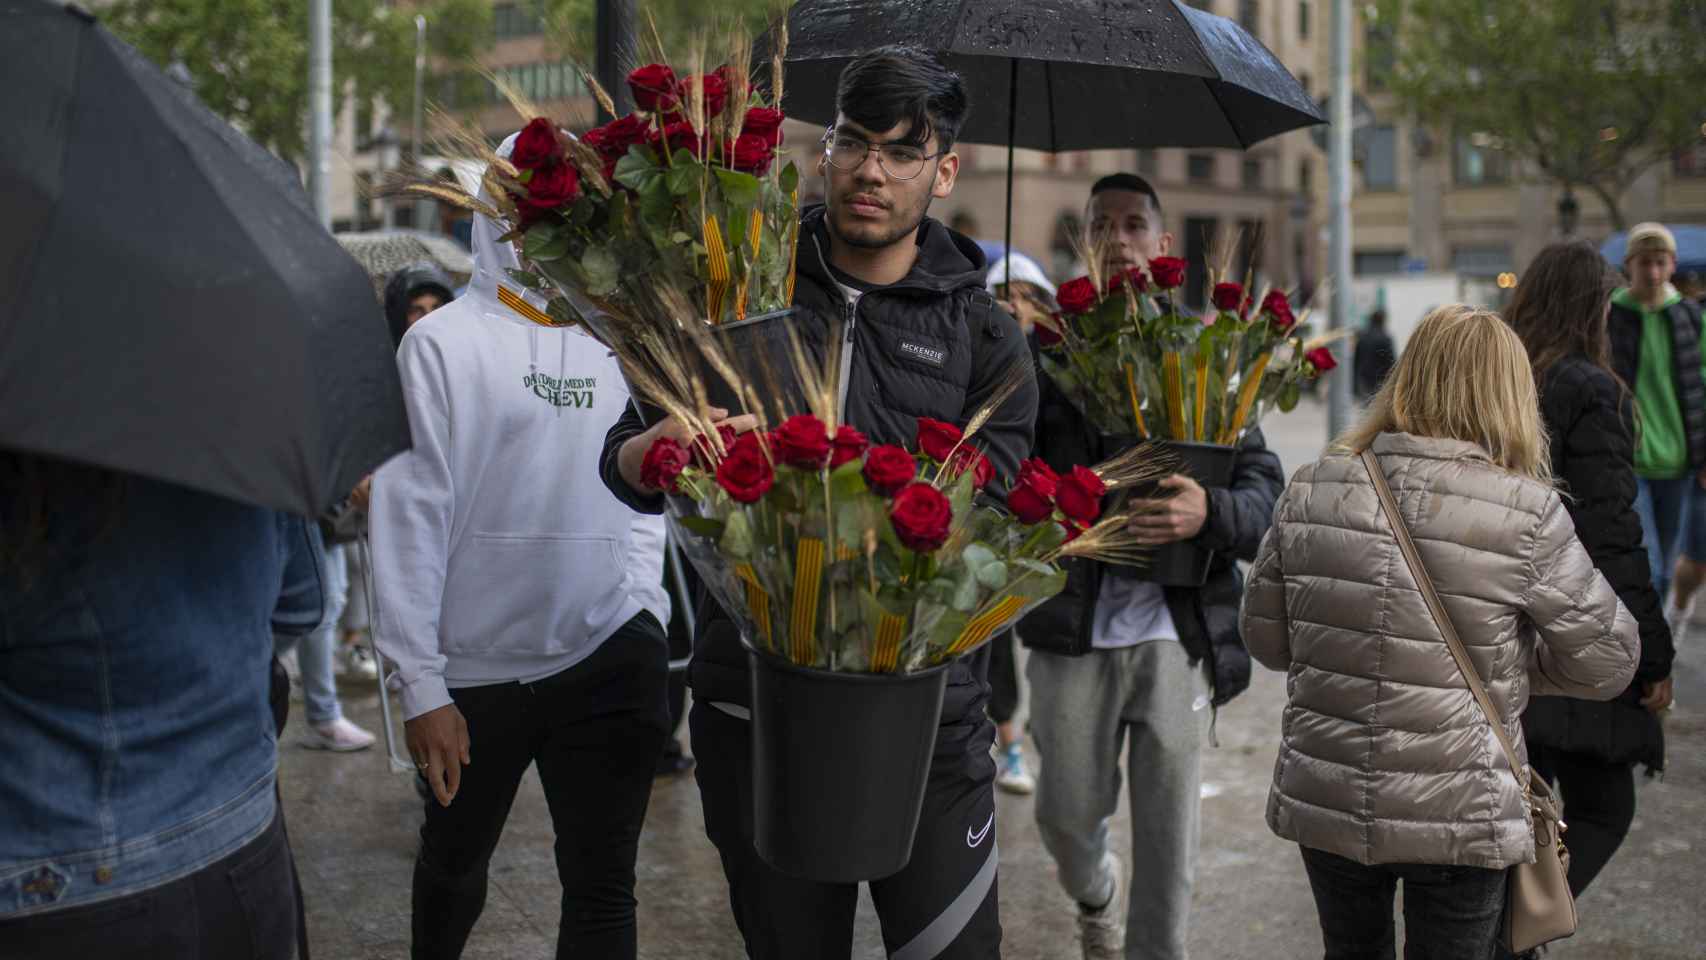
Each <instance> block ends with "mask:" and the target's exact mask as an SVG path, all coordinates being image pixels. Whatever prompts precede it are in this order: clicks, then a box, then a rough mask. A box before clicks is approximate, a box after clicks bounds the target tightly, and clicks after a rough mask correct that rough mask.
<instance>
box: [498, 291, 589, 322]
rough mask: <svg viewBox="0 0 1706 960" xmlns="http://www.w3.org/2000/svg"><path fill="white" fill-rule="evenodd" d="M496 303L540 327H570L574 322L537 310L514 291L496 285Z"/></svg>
mask: <svg viewBox="0 0 1706 960" xmlns="http://www.w3.org/2000/svg"><path fill="white" fill-rule="evenodd" d="M498 302H499V303H501V304H503V305H504V306H506V307H508V308H510V309H511V310H514V311H515V312H516V313H519V314H521V315H522V316H523V317H525V318H527V319H528V320H532V321H533V322H534V323H537V324H539V325H540V326H542V327H572V326H574V321H573V320H569V321H562V320H558V319H557V318H556V317H553V316H551V315H550V314H548V313H546V312H545V311H543V310H541V309H539V308H538V307H536V306H534V305H533V304H531V303H528V302H527V300H526V298H524V297H523V296H522V295H521V294H519V293H516V292H515V291H514V290H511V289H510V288H508V287H506V286H504V285H503V284H501V283H500V284H498Z"/></svg>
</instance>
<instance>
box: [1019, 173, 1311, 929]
mask: <svg viewBox="0 0 1706 960" xmlns="http://www.w3.org/2000/svg"><path fill="white" fill-rule="evenodd" d="M1088 214H1089V215H1088V216H1087V217H1086V218H1085V219H1086V222H1087V223H1088V224H1089V227H1090V230H1091V234H1092V236H1097V235H1101V234H1103V233H1104V232H1105V233H1106V234H1107V235H1108V236H1109V237H1110V238H1111V240H1112V244H1111V247H1110V248H1109V249H1108V250H1107V252H1106V256H1105V260H1106V263H1105V266H1106V267H1107V268H1108V269H1107V271H1105V273H1106V275H1112V274H1113V273H1115V272H1117V271H1119V270H1122V269H1125V268H1128V267H1130V266H1135V265H1137V264H1138V263H1141V262H1146V261H1149V260H1153V259H1154V258H1156V257H1159V256H1163V255H1165V254H1166V252H1167V248H1168V246H1169V245H1170V243H1171V240H1172V238H1171V236H1170V235H1169V234H1167V233H1166V232H1165V231H1164V229H1163V225H1162V224H1163V220H1162V215H1161V204H1160V201H1159V199H1157V197H1156V194H1155V190H1154V188H1153V187H1151V186H1150V185H1149V184H1148V183H1147V182H1146V181H1144V180H1143V179H1142V178H1141V177H1137V176H1133V175H1131V174H1115V175H1113V176H1109V177H1105V178H1103V179H1102V180H1100V181H1098V182H1097V183H1096V185H1095V186H1094V187H1092V192H1091V197H1090V205H1089V211H1088ZM1041 392H1042V400H1041V407H1040V409H1039V411H1038V414H1037V455H1038V456H1040V457H1042V458H1043V459H1044V460H1045V461H1047V462H1048V463H1049V465H1050V466H1052V467H1054V468H1056V469H1057V470H1059V469H1064V468H1066V467H1069V466H1070V465H1071V464H1074V463H1093V462H1097V461H1099V460H1102V459H1106V458H1107V457H1108V456H1111V455H1113V454H1116V453H1118V452H1119V451H1118V450H1113V449H1104V447H1105V445H1106V444H1105V442H1104V441H1103V439H1102V438H1100V437H1098V436H1097V435H1096V433H1095V431H1094V430H1093V429H1092V428H1091V427H1090V425H1089V423H1088V421H1087V420H1086V418H1085V417H1084V416H1083V415H1082V414H1080V412H1079V411H1078V410H1077V409H1076V408H1075V407H1074V406H1073V405H1072V403H1071V401H1069V400H1068V399H1067V398H1066V396H1065V395H1064V394H1062V393H1061V392H1060V391H1059V390H1058V389H1057V388H1056V387H1055V386H1054V384H1053V383H1051V382H1049V381H1048V380H1047V379H1046V378H1044V379H1043V381H1042V384H1041ZM1284 483H1285V478H1284V476H1283V474H1282V473H1281V472H1280V463H1279V458H1278V457H1275V456H1274V455H1273V454H1272V453H1270V452H1268V450H1267V448H1266V446H1265V445H1264V443H1263V441H1262V435H1261V433H1260V431H1255V430H1252V431H1251V432H1250V434H1249V436H1248V437H1246V438H1245V440H1244V441H1243V443H1242V444H1241V448H1240V451H1239V454H1238V460H1237V466H1236V468H1235V470H1234V473H1233V477H1232V482H1231V483H1230V484H1229V485H1228V486H1226V487H1225V488H1212V489H1205V488H1204V487H1202V486H1201V485H1199V484H1198V483H1197V482H1196V481H1195V480H1193V479H1191V478H1190V477H1188V476H1185V475H1182V474H1179V475H1175V476H1172V477H1169V478H1167V479H1166V480H1164V481H1162V486H1163V488H1164V489H1165V490H1167V491H1169V492H1170V494H1171V495H1170V496H1168V497H1167V498H1166V499H1164V500H1157V501H1154V502H1152V503H1150V504H1147V505H1146V506H1147V507H1148V509H1147V510H1146V511H1145V512H1144V514H1143V515H1141V516H1139V517H1137V518H1136V519H1135V520H1134V521H1133V523H1132V527H1133V529H1134V530H1135V531H1136V532H1138V533H1139V534H1140V535H1142V537H1143V539H1144V540H1145V541H1146V542H1147V543H1148V544H1149V545H1151V546H1160V545H1163V544H1166V543H1172V542H1175V541H1181V540H1191V541H1193V542H1195V543H1196V544H1197V545H1199V546H1201V547H1203V548H1205V549H1209V550H1213V551H1215V554H1214V562H1213V565H1212V566H1211V568H1210V570H1209V574H1208V580H1207V582H1205V583H1204V584H1203V585H1202V586H1201V587H1196V588H1175V587H1165V588H1164V587H1161V586H1158V585H1156V584H1153V583H1148V582H1145V581H1140V580H1137V579H1134V576H1133V574H1132V573H1131V572H1130V571H1128V570H1123V569H1120V568H1114V567H1108V566H1104V565H1102V564H1098V563H1089V562H1079V561H1071V562H1070V569H1069V571H1068V582H1067V586H1066V589H1065V590H1064V591H1062V592H1061V593H1060V594H1059V595H1058V596H1056V597H1054V598H1053V599H1051V600H1049V601H1047V602H1046V603H1044V604H1043V605H1042V606H1041V607H1039V608H1038V609H1037V610H1036V611H1035V612H1034V613H1032V614H1031V615H1030V616H1028V617H1026V618H1025V620H1024V621H1023V622H1021V623H1020V625H1019V636H1020V637H1021V639H1022V640H1024V642H1025V643H1026V644H1027V645H1030V646H1032V647H1033V650H1032V653H1031V659H1030V663H1029V665H1028V667H1027V669H1026V674H1027V676H1028V677H1029V678H1030V681H1031V732H1032V735H1033V738H1034V740H1035V743H1036V747H1037V750H1038V752H1039V753H1040V754H1041V756H1042V772H1041V775H1040V776H1039V777H1038V783H1037V826H1038V829H1039V831H1040V833H1041V834H1042V838H1043V843H1044V845H1045V846H1047V847H1048V850H1049V853H1050V854H1052V855H1053V856H1054V859H1055V863H1056V865H1057V866H1058V867H1059V872H1058V875H1059V878H1060V882H1061V886H1062V887H1064V888H1065V889H1066V892H1067V894H1068V895H1069V896H1071V897H1072V898H1073V899H1074V900H1076V901H1077V902H1078V904H1079V908H1078V910H1079V912H1078V923H1079V931H1080V934H1081V938H1082V948H1083V955H1084V957H1085V958H1086V960H1102V958H1107V960H1113V958H1122V957H1123V958H1140V957H1142V958H1167V960H1183V958H1184V957H1185V940H1186V934H1187V931H1188V929H1189V917H1190V902H1191V885H1192V878H1193V876H1194V873H1195V861H1196V847H1197V822H1198V806H1199V798H1198V791H1199V789H1200V786H1199V784H1200V773H1199V763H1200V757H1201V739H1202V736H1203V732H1204V731H1203V727H1205V726H1207V725H1208V723H1207V721H1208V718H1209V716H1210V713H1211V708H1218V707H1219V706H1220V705H1222V704H1225V703H1226V702H1227V701H1229V700H1231V699H1232V698H1233V697H1235V696H1237V695H1238V694H1239V693H1240V692H1241V691H1242V690H1243V689H1244V688H1245V687H1246V686H1248V685H1249V682H1250V657H1249V654H1248V653H1246V652H1245V650H1244V645H1243V642H1242V641H1241V640H1240V638H1239V636H1238V605H1239V603H1240V601H1241V599H1242V597H1243V582H1242V578H1241V577H1240V575H1239V573H1238V569H1237V566H1236V561H1237V560H1238V559H1239V558H1242V559H1245V560H1250V559H1253V558H1254V557H1255V554H1256V550H1257V548H1258V547H1259V546H1260V545H1261V540H1262V536H1263V534H1265V533H1266V532H1267V529H1268V524H1269V521H1270V519H1271V517H1272V514H1273V507H1274V501H1275V500H1276V499H1277V498H1278V497H1279V493H1280V489H1281V487H1283V486H1284ZM1128 737H1129V739H1130V757H1129V761H1128V769H1129V770H1130V771H1131V777H1132V790H1131V831H1132V851H1131V855H1132V861H1133V862H1132V865H1131V866H1132V869H1131V879H1130V884H1129V894H1128V891H1127V889H1126V887H1127V882H1126V877H1125V868H1124V865H1123V864H1121V862H1120V858H1119V857H1118V856H1116V855H1115V854H1114V853H1113V852H1112V851H1111V850H1109V849H1108V827H1107V822H1108V818H1109V817H1111V816H1112V815H1113V813H1114V809H1115V807H1116V805H1117V804H1118V802H1119V794H1120V774H1119V764H1120V753H1121V750H1122V749H1123V746H1124V742H1125V741H1126V740H1127V738H1128ZM1128 922H1129V925H1130V929H1131V930H1132V935H1131V937H1130V938H1129V939H1128V938H1127V937H1126V936H1125V929H1126V927H1127V924H1128Z"/></svg>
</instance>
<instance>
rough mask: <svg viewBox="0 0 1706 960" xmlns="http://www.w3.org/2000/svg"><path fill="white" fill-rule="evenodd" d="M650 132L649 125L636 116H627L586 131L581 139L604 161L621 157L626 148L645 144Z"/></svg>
mask: <svg viewBox="0 0 1706 960" xmlns="http://www.w3.org/2000/svg"><path fill="white" fill-rule="evenodd" d="M650 132H651V124H650V123H647V122H646V120H645V118H643V117H641V116H639V115H637V114H632V113H630V114H628V115H627V116H625V117H619V118H617V119H615V120H612V121H610V122H609V123H607V124H605V125H604V126H602V127H595V128H594V129H591V130H588V131H587V132H586V134H585V135H583V136H582V137H581V139H582V140H583V141H585V142H586V145H587V146H589V147H592V148H593V149H595V150H597V151H598V154H599V156H601V157H604V158H605V159H607V160H608V159H610V158H611V157H618V158H620V157H623V156H625V155H627V153H628V148H629V147H632V146H634V145H635V144H638V143H645V142H646V136H647V135H648V134H649V133H650Z"/></svg>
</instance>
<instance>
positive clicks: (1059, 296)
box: [1054, 277, 1098, 316]
mask: <svg viewBox="0 0 1706 960" xmlns="http://www.w3.org/2000/svg"><path fill="white" fill-rule="evenodd" d="M1097 299H1098V298H1097V296H1096V285H1095V284H1093V283H1091V282H1090V278H1089V277H1079V278H1078V279H1076V280H1068V281H1066V282H1065V283H1063V284H1061V285H1060V289H1059V290H1056V291H1055V294H1054V300H1055V302H1056V303H1058V304H1060V312H1061V313H1064V314H1068V315H1070V316H1076V315H1078V314H1081V313H1089V312H1090V311H1091V310H1093V309H1095V307H1096V301H1097Z"/></svg>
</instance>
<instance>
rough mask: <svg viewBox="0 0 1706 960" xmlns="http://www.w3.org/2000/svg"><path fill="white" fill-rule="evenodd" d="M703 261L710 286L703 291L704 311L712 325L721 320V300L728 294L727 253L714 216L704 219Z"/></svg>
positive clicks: (720, 230)
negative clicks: (709, 316) (707, 268)
mask: <svg viewBox="0 0 1706 960" xmlns="http://www.w3.org/2000/svg"><path fill="white" fill-rule="evenodd" d="M705 259H706V261H707V266H708V267H709V269H710V273H711V280H710V285H709V286H708V287H707V288H706V290H705V310H706V312H708V313H709V314H710V315H711V320H712V322H713V323H721V322H722V319H723V298H724V297H726V296H728V293H729V276H730V274H729V251H728V246H727V244H725V243H724V242H723V225H722V224H721V223H718V222H717V216H716V214H712V215H710V216H708V217H706V218H705Z"/></svg>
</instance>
